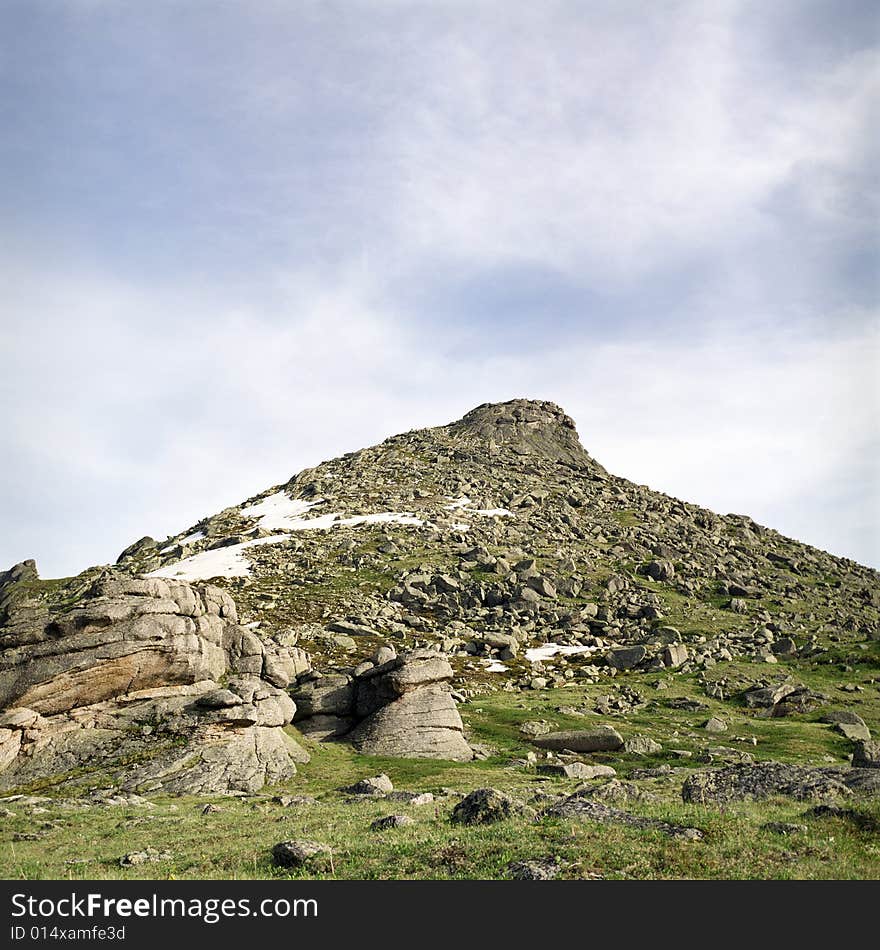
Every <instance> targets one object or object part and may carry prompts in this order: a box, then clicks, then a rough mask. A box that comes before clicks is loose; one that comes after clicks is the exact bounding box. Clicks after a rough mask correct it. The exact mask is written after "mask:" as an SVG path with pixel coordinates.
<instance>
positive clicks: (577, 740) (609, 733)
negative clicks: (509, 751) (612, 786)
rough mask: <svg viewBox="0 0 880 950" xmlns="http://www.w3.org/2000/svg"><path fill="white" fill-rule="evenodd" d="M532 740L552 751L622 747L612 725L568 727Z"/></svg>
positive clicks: (601, 750) (615, 748) (611, 749)
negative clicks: (563, 730) (587, 727)
mask: <svg viewBox="0 0 880 950" xmlns="http://www.w3.org/2000/svg"><path fill="white" fill-rule="evenodd" d="M532 742H533V743H534V744H535V745H536V746H539V747H540V748H542V749H552V750H553V751H554V752H562V751H564V750H568V751H569V752H616V751H617V750H618V749H622V748H623V736H621V735H620V733H619V732H618V731H617V730H616V729H615V728H614V727H613V726H593V727H592V728H590V729H570V730H567V731H565V732H551V733H550V734H549V735H546V736H538V737H536V738H535V739H533V740H532Z"/></svg>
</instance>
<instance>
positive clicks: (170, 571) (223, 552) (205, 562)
mask: <svg viewBox="0 0 880 950" xmlns="http://www.w3.org/2000/svg"><path fill="white" fill-rule="evenodd" d="M288 538H289V535H286V534H276V535H273V536H272V537H269V538H256V539H254V540H253V541H244V542H242V543H241V544H230V545H229V546H228V547H225V548H214V550H213V551H202V553H201V554H193V555H192V557H187V558H184V559H183V560H182V561H178V562H177V563H175V564H168V565H166V566H165V567H160V568H159V569H158V570H156V571H151V572H150V573H149V574H148V575H147V577H171V578H176V579H179V580H185V581H208V580H211V578H212V577H248V576H249V575H250V573H251V563H250V561H249V560H248V559H247V558H246V557H245V556H244V553H243V552H244V551H245V550H246V549H247V548H253V547H257V546H258V545H262V544H278V543H279V542H280V541H286V540H288Z"/></svg>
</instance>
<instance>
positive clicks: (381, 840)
mask: <svg viewBox="0 0 880 950" xmlns="http://www.w3.org/2000/svg"><path fill="white" fill-rule="evenodd" d="M780 666H781V664H780ZM786 673H788V674H790V675H791V676H792V677H793V678H795V679H797V680H798V681H800V682H804V683H806V684H807V685H809V686H810V687H811V688H812V689H814V690H816V691H819V692H824V693H825V694H826V695H828V697H829V700H830V702H829V704H828V706H829V707H832V708H833V707H835V706H840V705H842V704H843V701H844V697H846V702H847V704H848V705H849V706H851V707H852V708H855V709H857V710H858V711H859V713H860V714H861V715H862V716H863V718H864V719H865V720H866V721H867V722H868V723H869V724H870V725H871V726H872V728H874V729H875V730H878V729H880V715H878V706H880V704H878V701H877V699H878V694H877V689H876V682H875V677H874V673H873V668H872V666H871V665H870V663H866V664H864V665H862V666H859V667H857V668H856V669H854V670H853V672H852V674H850V675H849V681H850V682H853V683H857V684H860V685H863V687H864V693H857V694H852V693H849V694H843V693H841V692H840V691H839V689H838V687H839V685H840V682H839V672H837V673H836V672H835V671H834V670H832V669H829V668H828V667H826V666H821V665H819V666H813V665H811V664H810V663H808V662H807V661H795V662H793V663H791V664H790V665H789V666H788V668H787V669H780V668H778V667H763V666H761V665H760V664H750V663H745V662H741V663H738V664H736V663H735V664H725V675H726V676H727V677H728V678H729V679H733V678H734V677H735V676H741V677H745V678H747V677H749V676H751V677H755V676H757V675H759V674H765V675H771V676H774V677H775V676H784V675H785V674H786ZM620 682H623V683H625V684H626V685H627V686H629V687H631V688H634V689H636V690H637V691H638V692H639V693H640V694H641V695H642V697H643V698H644V700H645V702H646V705H645V706H643V707H642V708H639V709H636V710H634V711H632V712H629V713H627V714H626V715H618V716H599V715H598V714H596V713H593V712H589V713H588V714H587V715H585V716H576V715H572V714H570V713H560V712H559V708H560V707H561V706H565V707H568V706H571V707H575V708H584V709H591V707H592V705H593V704H594V703H595V701H596V699H597V697H599V696H600V695H602V694H603V693H608V692H611V691H613V690H614V689H616V688H618V687H619V685H620ZM620 682H618V681H617V680H614V681H610V682H608V681H606V682H602V683H599V684H593V685H583V682H582V681H578V683H577V685H574V686H571V687H568V688H563V689H556V690H539V691H526V692H510V693H508V692H503V691H498V692H495V693H492V694H490V695H488V696H482V697H480V698H479V699H477V700H475V701H473V702H472V703H469V704H466V705H464V706H462V707H461V712H462V715H463V718H464V720H465V722H466V724H467V727H468V730H469V734H470V736H471V738H472V740H473V741H479V742H483V743H487V744H489V745H490V746H492V747H493V748H494V749H495V750H496V754H495V755H493V756H492V757H490V758H488V759H486V760H483V761H476V762H471V763H464V764H462V763H454V762H444V761H434V760H424V759H391V758H381V757H367V756H362V755H358V754H357V753H355V752H353V751H352V750H351V749H350V748H349V747H348V746H346V745H344V744H342V743H329V744H321V745H319V744H317V743H315V742H312V741H310V740H302V741H303V744H304V745H305V746H306V747H307V748H308V749H309V751H310V752H311V753H312V761H311V762H310V763H308V764H307V765H304V766H301V767H300V769H299V772H298V774H297V775H296V776H295V777H294V778H292V779H291V780H290V781H288V782H287V783H285V785H284V786H283V787H280V788H276V789H266V790H264V792H263V793H261V794H260V795H257V796H253V797H250V798H246V799H237V798H226V799H220V798H215V799H208V798H182V799H169V798H157V799H155V800H154V803H155V807H154V808H152V809H144V808H135V807H92V808H85V807H78V806H77V805H76V804H74V806H70V804H66V805H65V804H62V803H58V804H51V803H50V804H48V805H41V806H40V809H41V810H39V811H37V812H36V813H33V814H32V813H29V811H28V809H26V808H24V807H22V806H17V805H16V804H15V803H12V804H9V805H4V806H0V807H5V808H8V810H9V811H10V812H11V813H12V814H11V815H8V816H7V817H5V818H3V822H2V828H0V842H2V846H0V874H2V875H3V876H4V877H6V878H68V877H69V878H151V877H155V878H217V879H223V878H275V877H289V876H297V875H300V876H316V877H335V878H363V879H368V878H372V879H389V878H429V879H431V878H435V879H443V878H502V877H505V876H507V875H508V871H507V867H508V865H509V864H510V863H511V862H513V861H518V860H527V859H534V858H537V857H549V856H552V857H554V858H555V859H556V860H557V861H558V862H559V863H560V865H561V867H562V871H561V875H560V876H561V877H563V878H596V877H602V878H608V879H631V878H646V879H651V878H854V879H871V878H876V877H878V876H880V841H878V837H877V834H876V833H873V834H872V833H871V832H869V831H865V830H860V829H859V827H857V826H856V825H855V824H854V823H853V822H851V821H847V820H844V819H840V818H816V817H806V816H805V812H806V811H807V810H808V808H809V807H810V806H809V803H803V802H793V801H785V800H778V801H770V802H764V803H739V804H735V805H732V806H724V807H714V808H713V807H704V806H699V805H686V804H684V803H683V802H682V801H681V796H680V789H681V783H682V781H683V779H684V777H685V776H686V775H687V774H688V770H690V769H693V768H705V767H707V758H708V754H709V753H710V752H711V754H712V755H713V756H715V758H714V764H723V762H724V761H725V760H726V757H730V756H732V757H733V758H732V759H731V760H734V759H735V758H736V757H737V756H738V755H739V754H740V753H742V752H747V753H749V754H750V755H752V756H753V757H754V758H755V759H756V760H761V759H778V760H782V761H789V762H802V763H812V764H827V763H829V762H830V763H836V764H839V765H844V764H845V763H846V756H847V754H848V751H849V748H850V746H849V743H848V742H847V741H846V740H845V739H844V738H843V737H842V736H840V735H838V734H837V733H836V732H834V731H833V729H832V728H831V727H830V726H828V725H825V724H823V723H821V722H819V718H820V716H821V712H822V710H821V709H820V710H816V711H814V712H811V713H809V714H805V715H802V716H794V717H791V718H786V719H762V718H759V717H757V716H756V715H755V713H754V712H753V711H752V710H748V709H746V708H745V707H744V706H743V705H742V704H741V703H740V702H739V701H738V700H737V699H736V697H734V698H733V699H730V700H725V701H721V700H717V699H711V698H709V697H708V696H706V695H705V693H704V692H703V690H702V685H701V682H700V680H699V679H698V677H697V676H695V675H684V676H682V675H676V676H674V677H673V676H670V675H668V674H665V673H661V674H636V675H630V676H626V677H624V678H621V680H620ZM658 683H666V684H668V688H667V689H657V688H656V684H658ZM683 696H686V697H689V698H691V699H695V700H698V701H700V702H702V703H704V704H705V706H706V708H705V709H701V710H697V711H696V712H689V711H687V710H680V709H675V708H672V707H671V706H670V705H669V700H671V699H675V698H677V697H683ZM853 697H855V700H854V699H853ZM711 715H719V716H722V717H723V718H724V719H725V720H726V721H727V722H728V723H729V724H730V728H729V730H728V731H727V732H726V733H723V734H721V735H712V734H709V733H706V732H705V730H703V729H702V724H703V723H704V722H705V720H706V719H707V718H708V717H709V716H711ZM529 719H547V720H549V721H550V722H552V723H553V724H554V726H555V727H557V728H560V729H564V728H578V727H583V726H584V725H587V724H590V723H595V722H599V721H603V722H611V723H613V724H614V725H615V726H616V727H617V728H618V729H619V730H620V732H621V733H622V734H623V736H624V737H625V738H626V737H629V736H632V735H646V736H650V737H652V738H654V739H656V740H657V741H659V742H660V743H661V744H662V745H663V751H662V752H661V753H658V754H657V755H653V756H650V757H642V756H637V755H628V754H626V753H623V752H619V753H606V754H602V755H594V756H591V757H590V756H584V757H583V758H584V759H585V760H589V761H593V762H605V763H608V764H611V765H613V766H614V768H615V769H616V770H617V772H618V777H619V778H620V779H621V780H623V781H626V780H627V778H628V776H629V775H630V773H632V771H633V770H634V769H636V768H644V767H646V766H657V765H661V764H668V765H670V766H671V767H672V768H673V769H674V770H675V771H673V772H672V773H669V774H665V775H661V776H659V777H657V778H656V779H649V780H641V781H640V782H639V783H638V784H639V787H640V788H641V789H642V790H643V791H644V792H645V793H646V796H647V797H646V798H644V799H641V800H638V801H636V802H631V803H628V804H623V805H618V807H622V808H625V809H627V810H630V811H632V812H634V813H636V814H639V815H645V816H649V817H657V818H662V819H664V820H667V821H673V822H676V823H680V824H686V825H690V826H694V827H698V828H700V829H701V830H702V831H703V832H704V833H705V838H704V840H703V841H701V842H688V841H678V840H671V839H669V838H666V837H663V836H661V835H659V834H658V833H656V832H645V831H640V830H636V829H629V828H624V827H619V826H608V825H599V824H595V823H580V822H577V821H571V820H561V819H543V820H541V821H537V822H535V821H529V820H525V819H519V818H518V819H512V820H510V821H506V822H501V823H498V824H495V825H491V826H486V827H477V828H466V827H461V826H458V825H453V824H452V823H451V822H450V821H449V815H450V813H451V810H452V808H453V807H454V805H455V803H456V801H457V800H458V797H459V796H460V795H461V794H464V793H466V792H468V791H471V790H472V789H474V788H478V787H481V786H486V785H490V786H494V787H497V788H501V789H503V790H505V791H507V792H508V793H510V794H512V795H514V796H515V797H517V798H519V799H520V800H522V801H524V802H526V803H529V802H531V803H532V805H533V807H535V808H540V807H541V806H542V804H543V802H545V801H546V796H548V795H557V794H560V793H570V792H571V791H573V790H574V789H575V788H577V787H578V784H579V783H578V782H577V781H575V780H568V779H561V778H556V777H548V776H544V775H540V774H537V773H536V772H535V771H534V770H533V769H531V768H526V767H522V766H518V765H515V764H514V760H515V759H518V758H521V757H524V756H525V755H526V753H527V752H529V751H530V750H534V747H533V746H531V745H530V744H529V742H528V741H527V740H526V739H525V738H524V737H523V736H522V734H521V733H520V731H519V729H520V726H521V725H522V723H523V722H524V721H526V720H529ZM719 747H722V748H721V749H719ZM724 748H726V749H728V750H732V751H731V752H729V753H724V752H723V749H724ZM683 753H690V757H684V758H683V757H682V754H683ZM383 771H384V772H386V773H387V774H388V775H389V776H390V777H391V779H392V781H393V782H394V785H395V787H396V788H399V789H406V790H410V791H431V792H433V793H434V794H435V795H436V796H437V798H436V801H435V803H434V804H431V805H426V806H421V807H413V806H410V805H405V804H402V803H400V802H390V801H382V800H367V801H362V802H356V803H353V804H352V803H349V796H347V795H345V794H343V793H341V792H340V791H339V789H340V788H341V787H342V786H344V785H348V784H352V783H353V782H354V781H356V780H357V779H359V778H362V777H364V776H367V775H375V774H377V773H379V772H383ZM43 793H44V794H56V795H61V794H63V792H62V791H61V790H58V789H55V790H43ZM279 793H280V794H285V795H309V796H312V797H314V798H315V799H317V804H315V805H305V806H296V807H290V808H284V807H282V805H281V804H279V803H276V802H274V801H273V800H272V799H273V796H274V795H275V794H279ZM67 794H69V793H67ZM208 802H214V803H216V805H217V806H218V807H219V808H220V809H221V810H220V811H218V812H212V813H208V814H204V815H203V814H202V809H203V807H204V805H205V804H206V803H208ZM846 804H847V807H852V808H855V809H856V810H857V811H859V812H860V813H863V814H865V815H867V816H870V817H873V818H874V819H876V820H878V821H880V802H878V801H876V800H875V801H873V802H866V801H863V800H858V799H852V800H849V801H847V802H846ZM392 813H404V814H409V815H411V816H412V817H413V818H414V819H415V822H416V823H415V825H413V826H409V827H404V828H399V829H395V830H391V831H385V832H374V831H371V830H370V827H369V826H370V823H371V822H372V821H373V820H374V819H375V818H377V817H380V816H383V815H388V814H392ZM771 821H777V822H779V821H781V822H794V823H796V824H799V825H804V826H806V831H803V832H797V833H795V834H792V835H781V834H778V833H775V832H772V831H769V830H767V829H765V828H763V827H762V826H763V825H764V824H766V823H767V822H771ZM34 835H36V836H37V837H36V838H28V837H27V836H34ZM23 836H25V837H23ZM289 838H307V839H314V840H318V841H322V842H325V843H326V844H328V845H330V846H331V848H332V849H333V867H332V869H330V868H328V869H325V870H321V871H319V872H314V871H301V872H295V873H293V874H292V873H291V872H286V871H285V872H282V871H279V870H278V869H275V868H274V867H273V866H272V864H271V858H270V853H271V848H272V845H274V844H275V843H277V842H278V841H282V840H286V839H289ZM147 847H151V848H155V849H156V850H157V851H159V852H166V851H167V852H168V853H169V855H170V856H169V857H168V858H163V859H162V860H160V861H159V862H158V863H147V864H142V865H138V866H136V867H132V868H122V867H120V866H119V859H120V857H122V856H123V855H124V854H126V853H128V852H131V851H141V850H144V849H146V848H147Z"/></svg>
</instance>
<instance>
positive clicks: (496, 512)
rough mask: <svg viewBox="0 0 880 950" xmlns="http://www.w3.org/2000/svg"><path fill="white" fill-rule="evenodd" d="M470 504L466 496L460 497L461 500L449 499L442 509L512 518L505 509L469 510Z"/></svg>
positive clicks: (491, 516)
mask: <svg viewBox="0 0 880 950" xmlns="http://www.w3.org/2000/svg"><path fill="white" fill-rule="evenodd" d="M472 504H473V502H472V501H471V499H470V498H469V497H468V496H467V495H462V496H461V498H450V499H449V504H448V505H444V506H443V507H444V508H445V509H446V510H447V511H461V512H467V513H468V514H475V515H485V516H486V517H490V518H503V517H507V516H510V517H513V512H512V511H510V510H509V509H507V508H471V507H470V506H471V505H472Z"/></svg>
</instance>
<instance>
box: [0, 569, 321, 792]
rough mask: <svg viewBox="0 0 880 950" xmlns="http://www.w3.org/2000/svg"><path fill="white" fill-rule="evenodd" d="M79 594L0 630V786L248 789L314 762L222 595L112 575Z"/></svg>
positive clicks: (259, 653)
mask: <svg viewBox="0 0 880 950" xmlns="http://www.w3.org/2000/svg"><path fill="white" fill-rule="evenodd" d="M7 573H8V572H7ZM80 588H81V589H80V590H79V593H78V596H77V597H76V598H75V600H74V603H73V605H72V606H70V605H65V608H66V609H64V610H63V611H60V610H59V611H55V612H53V611H50V610H48V608H47V610H46V613H45V615H42V616H40V615H34V616H31V617H30V618H29V619H28V621H27V623H25V624H22V623H21V621H20V615H19V619H18V620H17V621H16V622H15V623H13V624H8V623H7V624H4V625H3V627H2V628H0V636H2V639H3V642H4V643H5V645H6V649H5V650H4V651H3V653H2V655H0V706H2V707H3V713H2V719H0V722H2V723H3V725H2V727H0V788H12V787H15V786H17V785H25V784H30V783H33V782H37V781H44V780H46V779H47V778H53V777H55V776H61V777H62V778H61V782H63V783H70V784H73V785H76V784H82V785H87V784H88V782H89V780H90V779H89V776H90V775H91V774H92V773H93V772H94V771H95V770H99V771H100V772H101V774H102V776H103V775H109V776H111V778H112V781H114V782H115V783H116V784H117V785H118V787H120V788H122V789H123V790H125V791H129V792H142V791H150V792H156V791H162V792H165V793H168V794H200V793H205V794H225V793H228V792H254V791H257V790H258V789H259V788H261V787H262V786H263V785H264V784H265V783H267V782H269V783H271V782H278V781H282V780H284V779H286V778H289V777H290V776H291V775H293V774H294V773H295V772H296V763H297V762H303V761H307V760H308V756H307V754H306V753H305V752H304V751H303V750H302V749H301V748H300V747H299V746H298V745H297V744H296V742H295V741H294V740H293V739H292V738H291V737H290V736H288V735H287V734H285V733H284V732H283V727H284V726H285V725H286V724H287V723H289V722H290V721H291V719H292V718H293V715H294V712H295V708H296V707H295V705H294V703H293V701H292V700H291V699H290V697H289V696H288V695H287V694H286V693H284V692H282V691H281V690H279V689H278V688H277V687H276V686H274V685H273V684H272V683H271V682H269V681H268V680H266V679H263V678H262V676H261V673H262V670H263V665H264V649H263V645H262V642H261V641H260V640H259V639H258V638H257V637H255V636H254V635H253V634H251V633H250V632H249V631H248V630H246V629H244V628H243V627H240V626H239V625H238V623H237V611H236V606H235V603H234V601H233V600H232V598H231V597H230V596H229V595H228V594H227V593H226V592H225V591H223V590H221V589H219V588H216V587H211V586H209V585H199V586H193V585H190V584H186V583H183V582H180V581H170V580H165V579H160V578H135V577H131V576H129V575H126V574H123V573H120V572H118V571H115V570H107V571H104V572H103V573H102V574H100V575H98V576H97V577H96V579H95V580H94V582H93V583H91V584H90V585H89V584H83V583H82V582H80ZM221 679H223V680H225V681H226V685H225V686H223V687H221V686H220V685H219V683H218V681H219V680H221ZM133 761H136V762H137V764H136V765H134V764H132V762H133ZM102 781H106V779H103V778H102Z"/></svg>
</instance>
